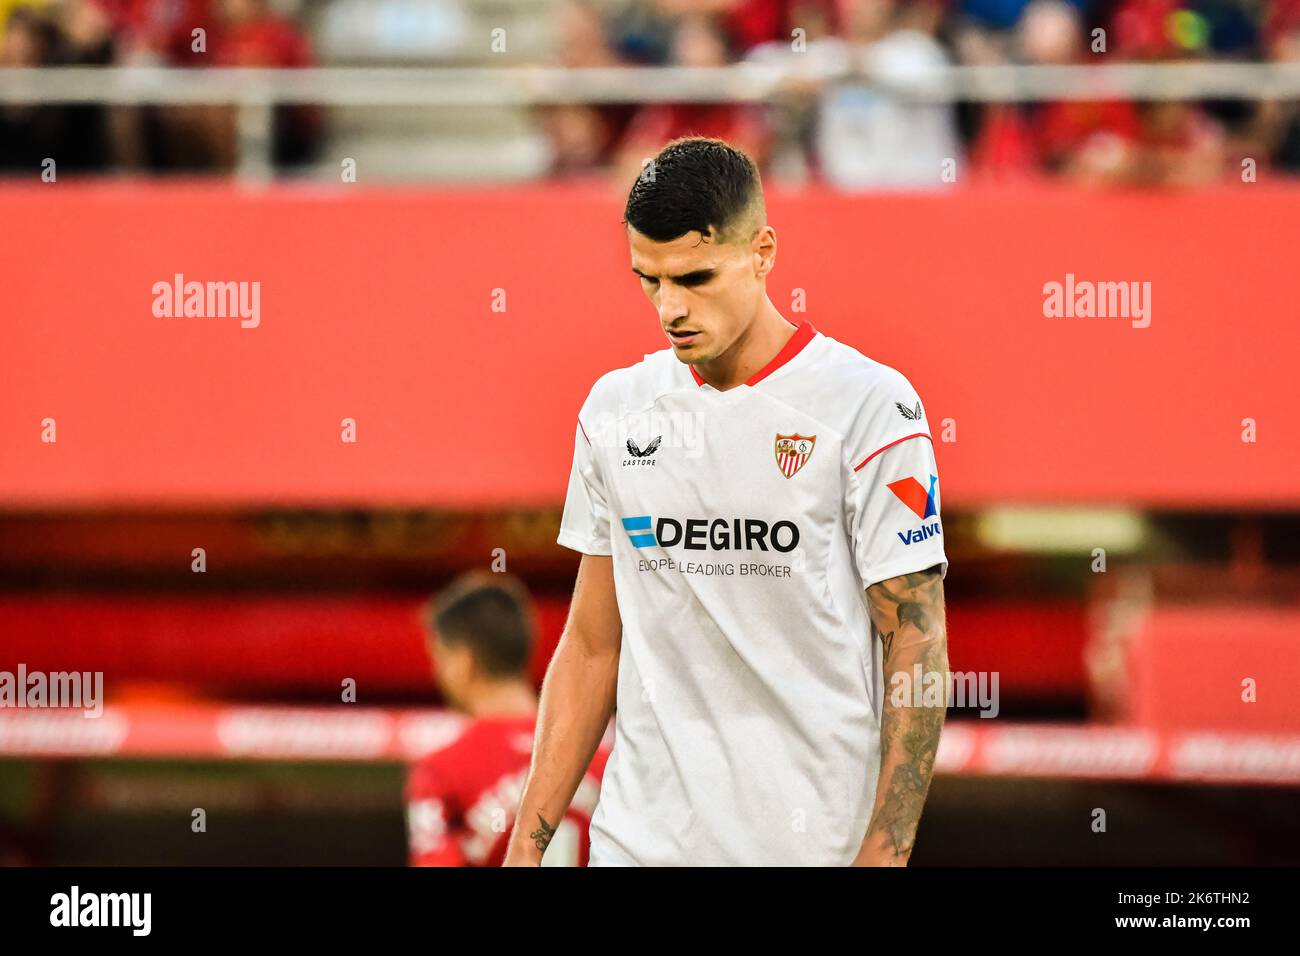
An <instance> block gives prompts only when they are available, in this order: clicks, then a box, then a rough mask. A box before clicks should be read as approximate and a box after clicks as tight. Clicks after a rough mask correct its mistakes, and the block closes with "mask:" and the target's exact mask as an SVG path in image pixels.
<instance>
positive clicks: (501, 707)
mask: <svg viewBox="0 0 1300 956" xmlns="http://www.w3.org/2000/svg"><path fill="white" fill-rule="evenodd" d="M467 697H468V699H467V700H466V706H465V710H466V711H467V712H468V713H469V715H470V716H471V717H530V716H532V715H534V714H536V713H537V695H536V694H535V693H534V692H533V688H532V685H530V684H527V683H525V682H524V681H496V682H493V683H490V684H481V685H479V686H478V687H476V688H475V689H474V692H473V693H471V694H469V695H467Z"/></svg>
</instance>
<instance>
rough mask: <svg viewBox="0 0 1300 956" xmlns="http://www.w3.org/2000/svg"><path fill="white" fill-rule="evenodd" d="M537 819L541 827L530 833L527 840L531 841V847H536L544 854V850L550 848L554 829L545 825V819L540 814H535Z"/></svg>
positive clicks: (547, 824)
mask: <svg viewBox="0 0 1300 956" xmlns="http://www.w3.org/2000/svg"><path fill="white" fill-rule="evenodd" d="M537 819H538V820H539V821H540V822H541V824H542V825H541V826H540V827H538V828H537V829H536V830H534V831H533V832H532V833H530V834H528V838H529V839H530V840H532V841H533V845H534V846H535V847H537V849H539V850H541V851H542V852H543V853H545V852H546V848H547V847H548V846H550V843H551V837H553V836H555V827H553V826H551V825H550V824H549V823H547V822H546V818H545V817H543V816H542V815H541V814H540V813H539V814H537Z"/></svg>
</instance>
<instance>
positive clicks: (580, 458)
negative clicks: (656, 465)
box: [556, 397, 612, 554]
mask: <svg viewBox="0 0 1300 956" xmlns="http://www.w3.org/2000/svg"><path fill="white" fill-rule="evenodd" d="M584 419H586V420H588V421H589V422H590V423H591V424H592V426H593V430H592V431H591V432H589V431H588V430H587V429H586V428H585V427H584V426H583V421H584ZM595 425H596V422H595V418H594V415H593V414H592V400H591V398H590V397H589V398H588V399H587V402H586V404H584V405H583V407H582V411H581V412H579V413H578V423H577V427H575V428H574V435H573V467H572V468H571V469H570V471H569V490H568V493H567V495H566V496H565V499H564V515H563V517H561V518H560V534H559V537H558V538H557V539H556V540H557V541H558V542H559V543H560V544H562V545H563V546H564V547H566V548H572V549H573V550H574V551H581V552H582V553H583V554H610V553H612V552H611V549H610V540H609V504H608V498H607V496H606V492H605V481H604V477H603V476H602V475H601V473H600V462H599V458H598V456H597V455H596V454H595V452H596V449H595V448H594V447H593V446H592V439H593V438H594V439H596V440H600V435H601V434H602V432H600V431H598V430H596V429H595Z"/></svg>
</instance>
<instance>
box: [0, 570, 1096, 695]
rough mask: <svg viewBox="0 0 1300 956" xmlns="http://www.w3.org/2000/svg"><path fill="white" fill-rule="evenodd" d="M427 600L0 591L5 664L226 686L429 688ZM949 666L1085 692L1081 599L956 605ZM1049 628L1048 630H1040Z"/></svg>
mask: <svg viewBox="0 0 1300 956" xmlns="http://www.w3.org/2000/svg"><path fill="white" fill-rule="evenodd" d="M535 604H536V610H537V628H538V635H537V637H538V640H537V645H536V647H535V648H534V653H533V667H532V671H533V677H534V679H535V681H536V682H537V683H539V684H540V682H541V679H542V676H543V675H544V674H545V672H546V666H547V663H548V662H549V661H550V659H551V655H552V653H553V652H554V650H555V645H556V644H557V643H558V641H559V638H560V631H561V630H562V628H563V627H564V621H565V617H566V615H567V614H568V606H569V602H568V601H567V600H564V599H558V598H539V599H538V600H537V601H536V602H535ZM419 609H420V605H419V602H418V601H414V600H411V599H405V598H322V597H318V596H308V597H300V598H284V597H275V598H240V599H234V598H230V597H221V598H195V597H185V596H175V597H149V598H140V597H111V598H110V597H87V596H77V597H69V596H57V597H26V596H18V595H7V596H2V597H0V668H4V669H12V668H13V667H15V666H16V665H17V664H18V663H20V662H21V663H23V664H25V665H26V666H27V669H28V670H29V671H32V672H35V671H41V672H45V673H50V672H57V671H72V670H75V671H103V672H104V675H105V682H106V687H107V693H108V696H109V698H110V699H113V698H114V696H115V691H116V689H117V687H118V686H119V685H121V684H126V683H131V682H145V683H160V684H161V683H176V684H179V685H183V686H186V687H191V688H194V689H197V690H200V691H203V692H206V693H210V694H218V695H241V696H243V695H254V694H260V693H268V692H286V691H288V692H300V693H315V694H329V695H337V694H338V693H339V689H340V682H341V681H342V680H343V678H345V677H351V678H353V679H354V680H355V681H356V682H357V690H358V695H359V696H358V699H359V700H360V701H361V702H362V703H364V702H365V701H366V700H367V695H369V694H376V693H380V694H393V693H407V694H411V693H415V694H418V693H429V692H431V691H432V690H433V686H434V685H433V676H432V671H431V666H432V665H431V662H430V660H429V656H428V654H427V653H426V651H425V649H424V646H423V636H422V634H421V630H420V621H419ZM947 618H948V629H949V631H950V632H951V633H952V635H953V640H952V647H951V648H950V655H949V657H950V666H951V667H952V669H953V670H954V671H974V670H981V671H997V672H998V679H999V690H1000V692H1001V693H1003V694H1006V695H1012V696H1016V697H1031V698H1047V697H1082V695H1083V694H1084V684H1085V675H1084V669H1083V644H1084V641H1085V639H1086V631H1085V616H1084V612H1083V610H1082V609H1078V608H1074V607H1072V606H1070V605H1067V604H1053V603H1046V602H1044V603H1035V602H1022V603H1000V602H975V603H970V604H965V603H963V604H958V605H954V606H952V607H950V608H949V609H948V614H947ZM1044 635H1050V636H1049V637H1045V636H1044Z"/></svg>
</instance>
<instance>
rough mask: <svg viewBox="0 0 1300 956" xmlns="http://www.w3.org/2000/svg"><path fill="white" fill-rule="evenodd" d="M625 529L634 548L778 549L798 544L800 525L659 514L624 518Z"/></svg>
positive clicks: (790, 549) (698, 549)
mask: <svg viewBox="0 0 1300 956" xmlns="http://www.w3.org/2000/svg"><path fill="white" fill-rule="evenodd" d="M623 530H624V531H626V532H627V536H628V540H629V541H631V542H632V547H634V548H652V547H654V546H655V545H658V546H659V547H661V548H673V547H682V548H685V549H686V550H688V551H709V550H712V551H729V550H733V549H734V550H737V551H753V550H758V551H767V550H772V551H779V552H781V553H782V554H784V553H786V552H789V551H793V550H794V549H795V548H797V547H798V546H799V526H798V525H796V524H795V523H794V522H793V521H776V522H773V523H772V524H771V525H770V526H769V525H768V523H767V522H766V521H763V520H761V519H759V518H686V519H684V520H678V519H676V518H659V519H658V520H656V519H655V518H653V517H651V516H650V515H635V516H633V517H631V518H624V519H623Z"/></svg>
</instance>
